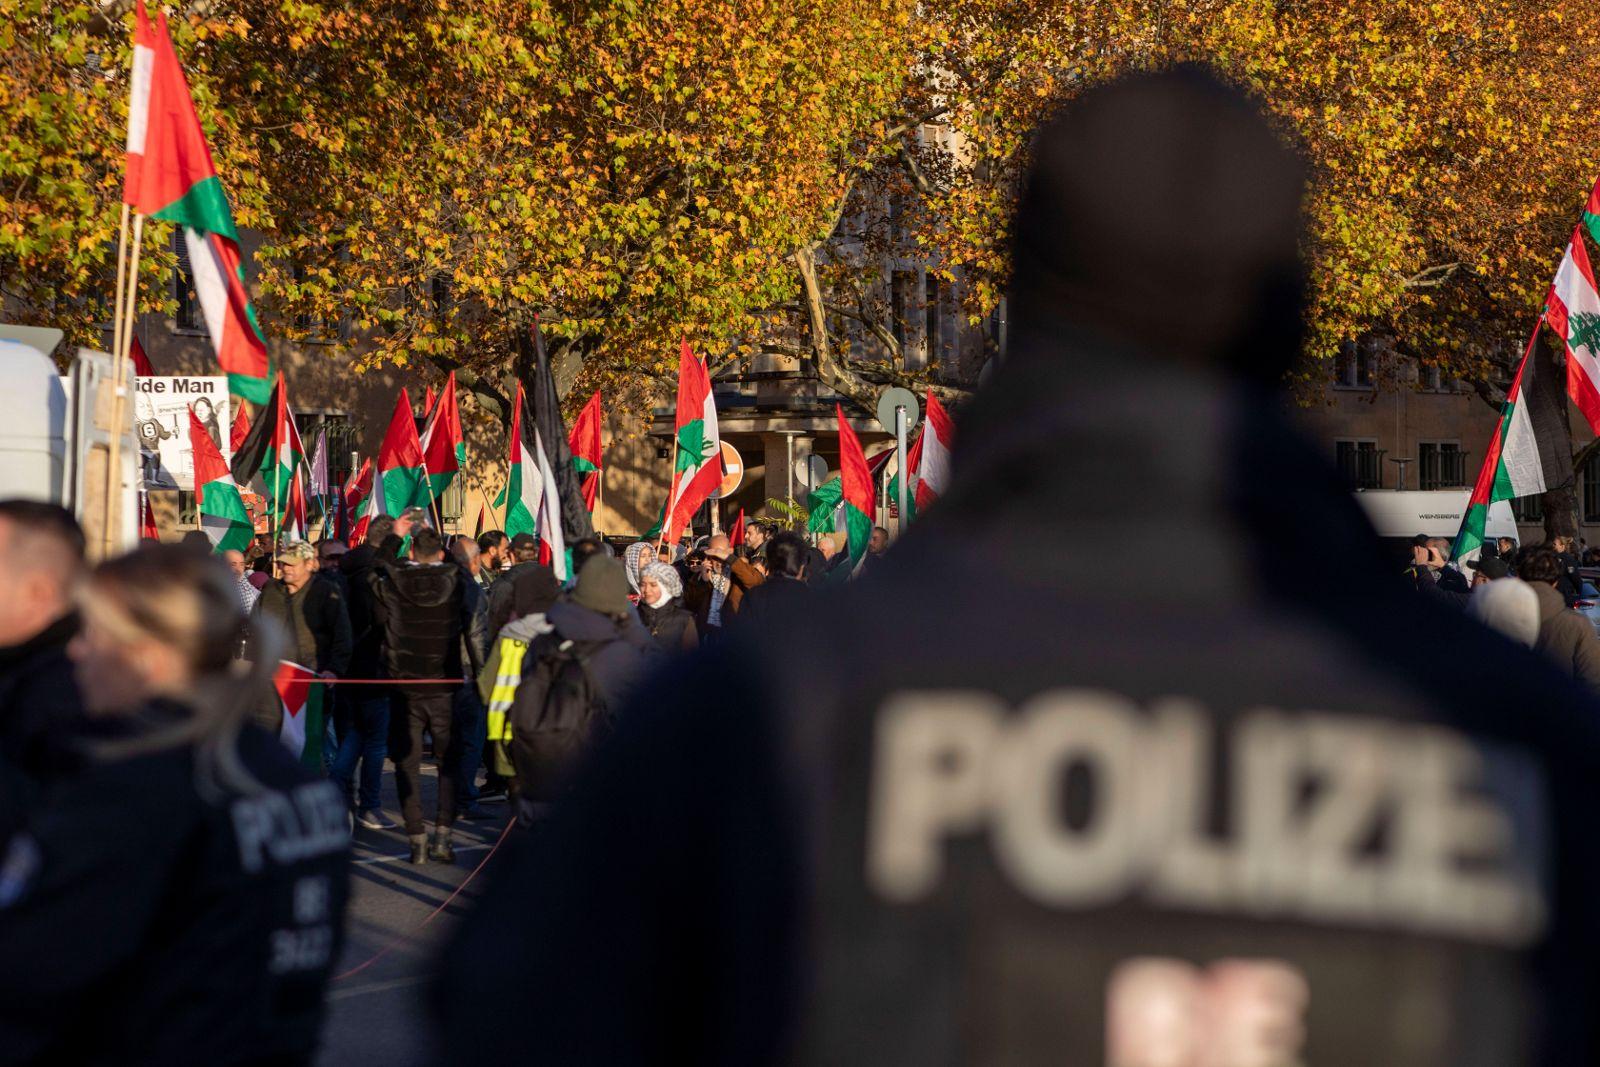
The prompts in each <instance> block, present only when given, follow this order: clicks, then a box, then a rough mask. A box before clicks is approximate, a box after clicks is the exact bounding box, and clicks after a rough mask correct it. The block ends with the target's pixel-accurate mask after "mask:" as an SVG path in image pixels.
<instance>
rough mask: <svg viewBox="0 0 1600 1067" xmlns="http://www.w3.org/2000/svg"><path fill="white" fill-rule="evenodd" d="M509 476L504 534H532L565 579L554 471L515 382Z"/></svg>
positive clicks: (563, 538)
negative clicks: (515, 394)
mask: <svg viewBox="0 0 1600 1067" xmlns="http://www.w3.org/2000/svg"><path fill="white" fill-rule="evenodd" d="M508 465H509V467H510V469H511V476H510V478H508V479H507V481H506V531H505V532H506V536H508V537H515V536H517V535H518V534H520V533H526V534H533V535H534V536H536V537H538V539H539V555H540V559H541V560H543V561H544V562H547V563H549V564H550V566H551V567H552V568H554V569H555V572H556V577H557V578H559V579H561V580H562V581H566V580H567V542H566V533H565V531H564V530H563V529H562V527H561V500H560V496H559V493H558V491H557V489H556V476H555V471H554V470H553V469H552V468H551V466H550V460H549V457H547V456H546V455H545V451H544V442H543V440H542V439H541V437H540V435H539V427H538V425H537V424H536V423H535V420H534V418H533V413H532V412H531V411H530V410H529V409H528V404H527V400H526V398H525V396H524V394H523V391H522V383H521V382H518V383H517V400H516V408H515V410H514V411H513V413H512V416H511V454H510V456H509V457H508Z"/></svg>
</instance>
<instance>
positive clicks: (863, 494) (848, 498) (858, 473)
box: [833, 403, 872, 572]
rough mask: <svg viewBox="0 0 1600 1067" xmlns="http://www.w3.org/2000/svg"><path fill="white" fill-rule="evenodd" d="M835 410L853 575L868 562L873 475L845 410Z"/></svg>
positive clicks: (845, 516) (844, 508)
mask: <svg viewBox="0 0 1600 1067" xmlns="http://www.w3.org/2000/svg"><path fill="white" fill-rule="evenodd" d="M833 410H834V415H835V416H836V417H837V418H838V420H839V481H840V488H841V489H842V494H841V499H840V505H841V507H842V508H843V510H844V527H845V531H846V534H847V536H848V538H849V552H850V567H849V570H850V571H851V572H854V571H855V570H857V569H858V568H859V567H860V566H861V562H862V560H864V559H866V557H867V542H868V541H870V540H871V539H872V518H871V516H872V474H871V472H870V471H868V469H867V457H866V454H865V453H864V452H862V450H861V439H860V438H858V437H857V436H856V432H855V430H853V429H851V428H850V424H849V423H848V422H846V421H845V418H844V408H843V407H842V406H840V405H839V404H837V403H835V404H834V405H833Z"/></svg>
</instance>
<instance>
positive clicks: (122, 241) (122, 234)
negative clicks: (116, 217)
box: [111, 200, 133, 356]
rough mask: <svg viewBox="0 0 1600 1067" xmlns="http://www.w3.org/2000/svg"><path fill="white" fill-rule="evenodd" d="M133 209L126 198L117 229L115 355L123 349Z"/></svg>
mask: <svg viewBox="0 0 1600 1067" xmlns="http://www.w3.org/2000/svg"><path fill="white" fill-rule="evenodd" d="M132 210H133V209H132V208H130V207H128V202H127V201H126V200H124V201H123V202H122V226H121V228H120V229H118V231H117V291H116V295H115V296H113V297H112V307H113V311H112V319H111V354H112V355H113V356H114V355H116V354H117V353H118V352H121V351H122V315H123V303H122V302H123V300H124V299H126V295H127V294H126V293H124V292H123V289H124V287H125V286H126V285H127V281H128V222H129V216H130V214H131V212H132Z"/></svg>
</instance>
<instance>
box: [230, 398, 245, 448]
mask: <svg viewBox="0 0 1600 1067" xmlns="http://www.w3.org/2000/svg"><path fill="white" fill-rule="evenodd" d="M249 433H250V409H249V408H247V407H246V406H245V403H244V401H242V400H235V401H234V402H233V421H232V423H231V424H230V425H229V427H228V452H229V454H230V455H231V454H232V453H234V452H237V451H239V446H240V445H242V444H244V439H245V437H246V436H248V435H249Z"/></svg>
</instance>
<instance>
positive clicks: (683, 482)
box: [665, 341, 870, 541]
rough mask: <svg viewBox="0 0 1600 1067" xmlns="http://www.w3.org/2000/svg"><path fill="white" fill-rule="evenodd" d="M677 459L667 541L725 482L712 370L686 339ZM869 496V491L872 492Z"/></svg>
mask: <svg viewBox="0 0 1600 1067" xmlns="http://www.w3.org/2000/svg"><path fill="white" fill-rule="evenodd" d="M675 421H676V424H677V439H678V444H677V449H676V451H677V462H676V463H674V464H673V469H672V492H671V493H670V494H668V500H669V501H671V504H670V506H669V507H668V508H667V528H666V537H665V540H667V541H676V540H677V539H678V538H679V537H681V536H683V531H684V529H685V528H687V527H688V525H689V522H690V520H691V519H693V518H694V513H695V511H696V510H697V509H698V508H699V507H700V505H701V504H703V503H705V502H706V500H707V498H709V497H710V496H711V494H712V493H714V492H716V489H717V486H718V485H720V484H721V483H722V438H721V437H720V436H719V435H718V433H717V405H716V401H715V399H714V398H713V397H712V395H711V374H710V372H709V371H707V370H706V365H705V363H704V361H702V360H701V359H700V358H699V357H698V356H696V355H695V354H694V352H693V351H692V350H691V349H690V348H689V342H688V341H684V342H683V343H682V347H681V348H680V349H679V351H678V404H677V418H676V420H675ZM869 496H870V494H869Z"/></svg>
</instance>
